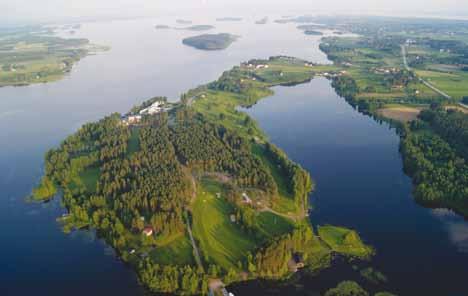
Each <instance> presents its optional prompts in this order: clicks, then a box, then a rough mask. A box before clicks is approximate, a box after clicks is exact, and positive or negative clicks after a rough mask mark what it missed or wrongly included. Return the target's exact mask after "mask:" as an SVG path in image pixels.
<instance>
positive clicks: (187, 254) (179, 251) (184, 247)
mask: <svg viewBox="0 0 468 296" xmlns="http://www.w3.org/2000/svg"><path fill="white" fill-rule="evenodd" d="M149 255H150V257H151V259H152V260H153V261H154V262H157V263H159V264H168V265H170V264H177V265H194V264H195V260H194V258H193V250H192V244H191V243H190V240H189V238H188V237H187V236H186V235H184V234H180V235H178V236H176V237H175V238H172V239H171V240H169V241H167V242H164V244H162V245H159V244H158V246H157V247H156V248H155V249H153V250H152V251H151V252H150V253H149Z"/></svg>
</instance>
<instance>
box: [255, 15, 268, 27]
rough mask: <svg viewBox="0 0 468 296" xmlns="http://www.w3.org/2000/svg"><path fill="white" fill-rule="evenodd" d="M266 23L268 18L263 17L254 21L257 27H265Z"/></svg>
mask: <svg viewBox="0 0 468 296" xmlns="http://www.w3.org/2000/svg"><path fill="white" fill-rule="evenodd" d="M267 23H268V17H264V18H262V19H259V20H257V21H255V24H257V25H266V24H267Z"/></svg>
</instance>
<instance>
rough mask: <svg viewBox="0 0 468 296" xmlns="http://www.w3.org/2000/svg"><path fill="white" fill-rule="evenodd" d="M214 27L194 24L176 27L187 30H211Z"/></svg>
mask: <svg viewBox="0 0 468 296" xmlns="http://www.w3.org/2000/svg"><path fill="white" fill-rule="evenodd" d="M214 28H215V27H214V26H211V25H194V26H190V27H184V28H178V30H187V31H209V30H213V29H214Z"/></svg>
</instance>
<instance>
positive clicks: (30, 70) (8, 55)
mask: <svg viewBox="0 0 468 296" xmlns="http://www.w3.org/2000/svg"><path fill="white" fill-rule="evenodd" d="M78 26H79V25H73V28H79V27H78ZM51 31H52V29H50V28H46V27H42V26H32V27H21V28H12V29H9V30H4V31H1V32H0V87H2V86H23V85H29V84H36V83H46V82H52V81H57V80H60V79H62V78H63V77H64V76H65V75H66V74H67V73H69V72H70V71H71V69H72V68H73V65H74V64H75V63H76V62H78V61H79V60H80V59H82V58H84V57H85V56H87V55H90V54H93V53H96V52H100V51H104V50H107V49H108V48H107V47H103V46H97V45H93V44H90V43H89V40H88V39H83V38H61V37H56V36H51Z"/></svg>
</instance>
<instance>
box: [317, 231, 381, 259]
mask: <svg viewBox="0 0 468 296" xmlns="http://www.w3.org/2000/svg"><path fill="white" fill-rule="evenodd" d="M318 234H319V236H320V238H321V239H322V241H324V242H325V243H326V244H327V245H328V246H329V247H330V248H331V249H332V250H333V251H335V252H338V253H341V254H345V255H350V256H356V257H364V258H366V257H369V256H370V255H372V253H373V250H372V248H370V247H368V246H366V245H365V244H364V243H363V242H362V241H361V239H360V237H359V235H358V234H357V232H356V231H354V230H350V229H347V228H343V227H338V226H328V225H327V226H319V227H318Z"/></svg>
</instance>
